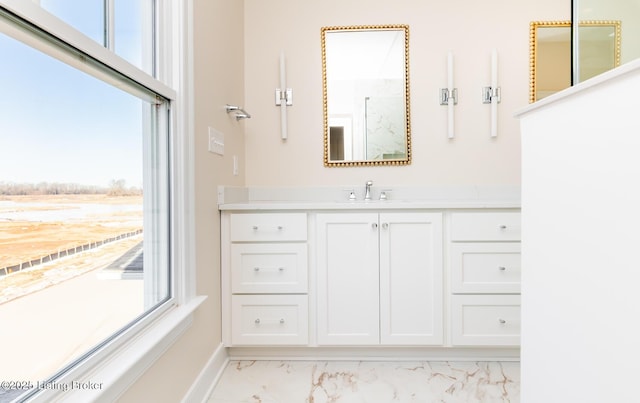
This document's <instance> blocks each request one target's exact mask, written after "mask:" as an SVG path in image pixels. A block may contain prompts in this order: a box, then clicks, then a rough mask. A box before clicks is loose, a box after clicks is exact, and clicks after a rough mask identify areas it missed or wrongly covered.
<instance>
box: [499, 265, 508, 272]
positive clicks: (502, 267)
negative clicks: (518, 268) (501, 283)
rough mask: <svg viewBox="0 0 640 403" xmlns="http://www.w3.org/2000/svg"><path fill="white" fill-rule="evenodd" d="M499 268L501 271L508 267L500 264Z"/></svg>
mask: <svg viewBox="0 0 640 403" xmlns="http://www.w3.org/2000/svg"><path fill="white" fill-rule="evenodd" d="M498 270H500V271H505V270H507V268H506V267H504V266H498Z"/></svg>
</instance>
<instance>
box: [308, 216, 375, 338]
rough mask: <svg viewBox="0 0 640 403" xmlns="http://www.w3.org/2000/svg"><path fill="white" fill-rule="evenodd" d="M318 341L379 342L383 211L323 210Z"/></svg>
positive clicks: (319, 237) (319, 226)
mask: <svg viewBox="0 0 640 403" xmlns="http://www.w3.org/2000/svg"><path fill="white" fill-rule="evenodd" d="M316 222H317V244H318V248H317V270H318V281H317V285H318V315H317V319H318V343H319V344H324V345H366V344H379V321H378V315H379V310H378V306H379V305H378V304H379V294H378V292H379V291H378V290H379V278H378V272H379V270H378V215H377V214H370V213H349V214H339V213H336V214H318V216H317V221H316Z"/></svg>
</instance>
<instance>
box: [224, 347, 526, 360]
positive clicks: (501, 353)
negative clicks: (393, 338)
mask: <svg viewBox="0 0 640 403" xmlns="http://www.w3.org/2000/svg"><path fill="white" fill-rule="evenodd" d="M228 356H229V360H231V361H233V360H275V361H281V360H284V361H286V360H291V361H298V360H305V361H306V360H309V361H354V360H355V361H520V349H519V348H517V347H513V348H477V347H473V348H442V347H434V348H424V347H419V348H418V347H357V346H353V347H268V348H267V347H230V348H229V350H228Z"/></svg>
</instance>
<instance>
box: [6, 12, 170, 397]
mask: <svg viewBox="0 0 640 403" xmlns="http://www.w3.org/2000/svg"><path fill="white" fill-rule="evenodd" d="M2 3H3V2H0V52H1V54H2V55H5V56H3V57H1V58H0V88H2V91H3V96H2V97H1V98H0V323H2V331H1V332H2V339H3V342H2V343H0V357H2V361H3V363H4V364H3V365H2V366H0V379H1V380H15V381H18V380H20V381H25V382H28V384H22V385H16V386H17V387H14V388H3V389H0V401H4V399H5V398H7V397H11V398H13V397H16V396H18V395H20V394H21V393H26V395H25V396H33V395H36V394H41V393H47V392H54V393H64V392H66V391H65V390H63V389H65V388H69V387H70V384H69V383H62V382H60V379H62V378H63V377H64V375H65V373H68V372H69V371H71V370H72V369H73V368H76V367H77V366H78V365H82V363H84V362H86V361H88V360H90V359H91V356H92V355H95V354H96V352H97V351H100V350H102V349H104V348H108V346H109V345H110V343H111V342H112V341H113V339H114V338H115V337H116V336H122V335H126V334H127V332H128V331H129V330H130V329H131V328H132V327H135V325H136V324H137V323H140V322H141V321H144V320H147V319H148V317H149V316H152V315H153V314H157V313H158V312H159V311H160V310H163V309H166V308H167V307H169V306H171V305H173V302H172V301H173V300H174V298H173V295H172V291H173V289H174V285H173V282H172V278H173V274H172V273H173V271H172V270H173V268H172V262H174V261H175V260H174V259H175V257H174V256H173V255H174V250H175V246H174V245H173V244H174V243H176V242H180V240H179V239H178V240H176V239H175V238H176V237H175V236H172V233H171V230H172V224H171V223H172V221H171V220H172V218H173V217H172V215H173V212H174V211H175V207H174V206H173V205H172V200H174V198H173V197H172V189H173V178H174V176H175V173H174V172H172V167H173V166H174V165H175V164H174V163H173V162H172V156H173V155H174V154H173V149H172V147H173V144H174V143H175V141H174V139H173V136H172V134H171V133H172V126H171V122H172V120H173V118H172V116H174V112H173V111H172V106H173V104H174V103H175V100H174V99H173V98H174V97H175V96H173V94H172V92H171V91H170V90H167V88H168V87H165V86H163V85H162V84H161V83H159V82H157V84H156V81H154V80H153V79H152V77H150V76H149V75H148V74H147V77H145V74H144V73H143V72H142V71H138V72H135V71H134V73H135V74H130V73H131V71H132V70H131V69H129V70H127V71H125V72H123V71H120V70H119V69H118V68H117V67H116V68H114V67H113V66H120V65H122V64H121V63H120V62H119V61H118V59H119V57H118V56H115V55H111V56H109V55H107V56H105V53H104V52H101V51H100V50H95V48H91V47H90V46H89V47H88V48H87V49H88V50H86V49H83V50H79V49H78V47H77V46H75V45H72V44H68V43H66V42H65V41H62V40H60V39H57V38H55V37H54V36H53V35H51V34H50V32H47V31H46V30H44V29H42V27H41V26H38V27H36V26H35V25H32V23H31V22H29V21H25V20H23V19H22V18H20V17H18V16H16V15H15V14H13V13H11V7H7V9H5V6H4V5H3V4H2ZM80 3H82V6H81V7H78V6H80ZM97 3H101V1H98V2H96V1H88V2H75V1H74V2H68V1H67V2H63V1H57V2H56V1H47V0H42V1H41V6H42V7H43V8H45V9H46V8H47V7H50V8H51V10H50V11H52V12H54V13H55V14H56V15H57V16H59V17H60V18H61V19H62V20H65V21H66V22H67V23H69V24H71V25H74V24H75V23H78V24H83V25H82V26H76V29H78V30H79V31H80V32H82V34H84V35H86V36H87V37H89V38H91V39H93V40H94V41H95V40H96V37H95V35H96V31H95V30H94V28H95V26H94V25H95V24H101V19H100V18H99V15H100V14H99V13H98V12H97V11H96V10H95V7H94V6H95V5H96V4H97ZM133 3H136V4H137V5H140V4H142V3H145V2H143V1H138V2H119V1H118V2H115V5H116V6H118V4H121V5H122V6H123V8H124V7H132V8H131V10H132V9H133V8H135V9H136V10H138V12H139V11H140V10H145V12H147V11H148V12H153V11H154V10H155V7H146V8H140V7H137V6H135V5H133ZM146 3H148V4H152V3H153V2H151V1H147V2H146ZM54 5H55V7H54ZM20 7H22V6H20ZM25 7H26V9H27V10H29V11H30V12H32V13H33V14H35V15H36V17H37V18H40V17H42V15H44V14H43V13H39V11H38V10H36V8H34V7H31V6H29V5H26V6H25ZM136 7H137V8H136ZM85 12H86V18H83V16H82V15H79V14H78V13H80V14H82V13H85ZM118 15H119V14H118V13H116V24H115V27H116V28H115V36H116V38H117V37H118V36H119V35H122V36H123V37H124V36H126V35H132V37H133V38H134V39H131V38H130V40H128V41H125V42H126V43H127V44H134V45H135V46H133V47H130V48H129V49H128V50H127V46H122V47H118V46H117V42H116V46H115V48H114V49H112V51H113V50H115V51H116V53H118V50H119V49H120V50H121V52H122V57H128V58H129V60H131V61H136V60H137V61H136V63H135V64H139V66H138V67H139V68H141V69H142V68H144V67H145V66H147V67H148V65H149V64H145V63H146V62H145V61H144V60H147V61H148V59H145V57H146V56H148V55H149V54H152V53H153V52H151V49H153V46H154V45H153V41H151V40H150V38H146V39H142V38H141V36H143V35H142V34H143V32H150V31H151V30H149V29H148V28H149V27H148V26H143V25H144V24H142V23H140V24H136V23H135V22H134V20H128V21H127V20H126V19H125V18H122V24H119V23H118V18H117V16H118ZM139 16H140V13H138V17H139ZM37 18H36V19H37ZM136 19H137V18H136ZM137 20H138V21H140V20H141V19H137ZM145 20H147V21H152V20H154V18H152V15H147V16H146V17H145ZM41 21H49V22H51V21H53V22H52V23H51V25H50V26H58V27H62V28H63V29H64V24H62V23H61V22H60V21H59V20H57V19H54V18H51V17H50V16H46V15H44V17H42V19H41ZM45 25H46V24H45ZM101 29H102V28H101ZM77 35H78V36H80V35H81V34H80V33H78V34H77ZM135 38H137V39H135ZM132 49H134V50H132ZM92 53H95V54H92ZM6 55H11V57H6ZM145 55H146V56H145ZM105 59H106V60H107V61H108V62H111V61H112V62H113V63H111V64H110V63H105V62H104V60H105ZM132 75H133V76H135V77H133V78H132V77H131V76H132ZM154 86H155V87H157V88H153V87H154ZM25 318H28V319H25ZM121 338H122V337H121ZM96 382H99V380H97V381H96ZM27 386H28V387H27ZM100 387H102V386H100ZM25 389H28V390H25ZM3 394H4V396H3Z"/></svg>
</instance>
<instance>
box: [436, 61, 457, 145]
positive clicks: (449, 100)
mask: <svg viewBox="0 0 640 403" xmlns="http://www.w3.org/2000/svg"><path fill="white" fill-rule="evenodd" d="M457 103H458V89H457V88H454V87H453V53H452V52H451V51H449V53H448V55H447V88H440V105H447V137H448V138H450V139H452V138H453V137H454V134H455V131H454V119H453V107H454V105H456V104H457Z"/></svg>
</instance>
